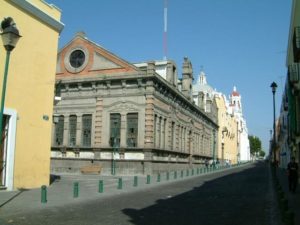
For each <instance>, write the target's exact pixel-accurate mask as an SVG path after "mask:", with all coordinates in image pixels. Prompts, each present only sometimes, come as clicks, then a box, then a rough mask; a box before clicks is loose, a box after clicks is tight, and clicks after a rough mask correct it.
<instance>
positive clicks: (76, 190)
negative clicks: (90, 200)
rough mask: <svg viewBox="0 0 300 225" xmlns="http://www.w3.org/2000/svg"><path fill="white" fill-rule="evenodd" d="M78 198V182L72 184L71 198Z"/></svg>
mask: <svg viewBox="0 0 300 225" xmlns="http://www.w3.org/2000/svg"><path fill="white" fill-rule="evenodd" d="M78 196H79V183H78V182H74V186H73V197H74V198H78Z"/></svg>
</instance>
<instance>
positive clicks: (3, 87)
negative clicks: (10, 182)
mask: <svg viewBox="0 0 300 225" xmlns="http://www.w3.org/2000/svg"><path fill="white" fill-rule="evenodd" d="M9 59H10V51H6V60H5V69H4V77H3V84H2V95H1V108H0V129H1V136H0V146H1V145H2V137H3V134H2V132H3V129H2V126H3V112H4V103H5V95H6V83H7V74H8V66H9Z"/></svg>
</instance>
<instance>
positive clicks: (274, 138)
mask: <svg viewBox="0 0 300 225" xmlns="http://www.w3.org/2000/svg"><path fill="white" fill-rule="evenodd" d="M275 120H276V115H275V91H274V92H273V135H274V136H273V151H274V165H275V167H276V164H277V162H276V122H275Z"/></svg>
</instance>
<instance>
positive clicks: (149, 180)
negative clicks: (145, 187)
mask: <svg viewBox="0 0 300 225" xmlns="http://www.w3.org/2000/svg"><path fill="white" fill-rule="evenodd" d="M150 182H151V177H150V175H147V182H146V183H147V184H150Z"/></svg>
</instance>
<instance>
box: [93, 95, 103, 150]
mask: <svg viewBox="0 0 300 225" xmlns="http://www.w3.org/2000/svg"><path fill="white" fill-rule="evenodd" d="M102 113H103V99H102V98H97V99H96V115H95V125H94V126H95V135H94V146H95V148H100V147H101V145H102V142H103V140H102V126H103V125H102V117H103V114H102Z"/></svg>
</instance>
